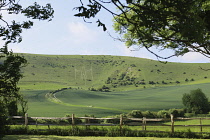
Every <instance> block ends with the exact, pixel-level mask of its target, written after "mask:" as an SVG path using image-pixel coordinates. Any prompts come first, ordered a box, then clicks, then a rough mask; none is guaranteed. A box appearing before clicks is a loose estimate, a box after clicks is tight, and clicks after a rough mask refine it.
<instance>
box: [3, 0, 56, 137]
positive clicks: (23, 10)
mask: <svg viewBox="0 0 210 140" xmlns="http://www.w3.org/2000/svg"><path fill="white" fill-rule="evenodd" d="M0 11H1V12H0V21H1V24H0V38H1V39H2V41H3V42H4V45H3V46H2V47H0V130H1V131H0V138H1V137H2V133H3V130H5V124H6V118H5V116H8V115H17V114H16V113H17V107H18V105H17V104H18V103H20V104H21V105H22V106H24V105H26V101H24V99H23V97H22V96H21V94H20V93H19V88H18V86H17V84H18V82H19V80H20V79H21V78H22V76H23V75H22V73H21V67H23V66H25V65H26V63H27V61H26V59H25V58H23V57H21V56H18V55H17V54H14V53H13V52H12V51H9V50H8V45H9V44H10V43H20V42H21V41H22V37H21V33H22V31H23V29H30V28H31V27H32V26H33V21H32V20H35V19H38V20H48V21H50V20H51V19H52V18H53V13H54V10H53V9H52V8H51V5H50V4H47V5H46V6H40V5H39V4H37V3H36V2H35V3H34V4H33V5H29V6H27V7H23V6H22V5H21V4H20V0H1V1H0ZM8 15H15V16H17V17H18V16H20V15H23V16H24V17H26V18H30V20H28V21H22V23H21V22H17V21H15V20H12V21H7V20H6V18H5V17H6V16H8ZM25 109H26V108H25V107H23V108H22V111H25Z"/></svg>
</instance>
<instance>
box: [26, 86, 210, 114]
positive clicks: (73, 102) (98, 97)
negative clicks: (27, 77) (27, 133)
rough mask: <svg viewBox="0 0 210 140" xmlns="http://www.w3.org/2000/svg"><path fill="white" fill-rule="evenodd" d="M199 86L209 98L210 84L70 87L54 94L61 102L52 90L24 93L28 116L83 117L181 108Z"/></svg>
mask: <svg viewBox="0 0 210 140" xmlns="http://www.w3.org/2000/svg"><path fill="white" fill-rule="evenodd" d="M197 88H200V89H202V90H203V92H204V93H205V94H206V95H207V97H210V92H209V91H210V86H209V83H203V84H195V85H182V86H179V85H177V86H167V87H154V88H147V89H139V90H130V91H118V92H117V91H116V92H97V91H88V90H78V89H68V90H63V91H60V92H57V93H56V94H55V97H56V98H57V99H59V100H60V102H55V101H52V100H49V99H48V98H46V96H45V95H46V94H47V93H49V92H50V90H24V91H22V93H23V94H24V96H25V97H26V98H27V99H28V101H29V102H28V104H29V110H28V114H29V116H33V117H63V116H65V115H66V114H70V115H71V114H75V115H76V116H78V117H83V116H84V115H85V114H86V115H94V116H96V117H105V116H113V115H119V114H121V113H128V112H130V111H132V110H142V111H146V110H150V111H158V110H163V109H171V108H182V107H183V106H182V100H181V98H182V95H183V94H184V93H189V91H190V90H194V89H197Z"/></svg>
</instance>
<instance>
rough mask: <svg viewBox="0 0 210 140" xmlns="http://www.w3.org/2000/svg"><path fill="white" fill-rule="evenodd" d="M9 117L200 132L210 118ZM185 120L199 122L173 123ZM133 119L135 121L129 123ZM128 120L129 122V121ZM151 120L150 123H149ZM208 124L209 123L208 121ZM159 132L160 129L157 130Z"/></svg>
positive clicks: (74, 123) (87, 124)
mask: <svg viewBox="0 0 210 140" xmlns="http://www.w3.org/2000/svg"><path fill="white" fill-rule="evenodd" d="M9 118H11V119H22V123H19V124H22V125H25V126H28V125H36V126H38V125H47V126H48V128H49V129H50V126H52V125H72V126H73V127H74V126H86V127H88V126H119V127H120V130H121V129H122V127H123V126H124V125H126V126H140V127H142V131H147V126H168V127H170V132H172V133H173V132H174V128H175V127H195V126H196V127H200V132H203V127H204V126H205V127H206V126H210V125H203V124H202V120H210V118H182V117H177V118H174V116H173V115H171V117H170V118H155V119H154V118H146V117H143V118H124V117H123V116H122V115H121V116H120V118H94V117H75V115H74V114H72V116H71V117H28V114H27V113H26V114H25V116H11V117H9ZM82 119H84V120H85V122H84V123H77V122H76V120H82ZM30 120H33V123H31V122H30ZM38 120H59V121H61V120H70V122H69V123H65V124H53V123H47V124H46V123H44V124H43V123H39V122H38ZM93 120H115V121H116V120H117V121H118V122H119V123H118V124H117V123H91V121H93ZM177 120H178V121H180V120H182V121H186V120H198V122H199V124H196V125H195V124H191V125H175V121H177ZM132 121H134V122H135V123H131V122H132ZM129 122H130V123H129ZM150 122H152V123H150ZM162 122H170V125H166V124H163V123H162ZM209 124H210V123H209ZM159 132H161V131H159Z"/></svg>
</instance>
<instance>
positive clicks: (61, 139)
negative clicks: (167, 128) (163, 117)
mask: <svg viewBox="0 0 210 140" xmlns="http://www.w3.org/2000/svg"><path fill="white" fill-rule="evenodd" d="M168 139H170V140H190V139H182V138H155V137H70V136H53V135H50V136H37V135H7V136H6V137H4V138H3V140H168ZM200 140H204V139H200Z"/></svg>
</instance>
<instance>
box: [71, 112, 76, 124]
mask: <svg viewBox="0 0 210 140" xmlns="http://www.w3.org/2000/svg"><path fill="white" fill-rule="evenodd" d="M71 119H72V123H71V124H72V126H74V125H75V120H74V114H72V116H71Z"/></svg>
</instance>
